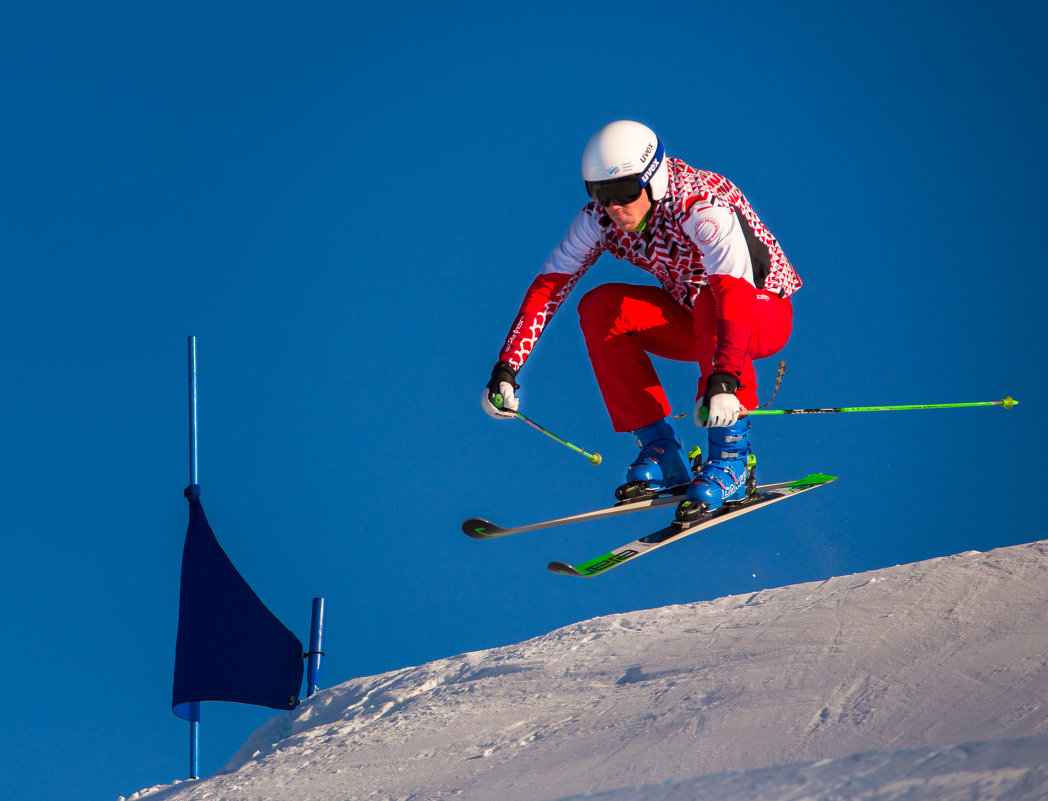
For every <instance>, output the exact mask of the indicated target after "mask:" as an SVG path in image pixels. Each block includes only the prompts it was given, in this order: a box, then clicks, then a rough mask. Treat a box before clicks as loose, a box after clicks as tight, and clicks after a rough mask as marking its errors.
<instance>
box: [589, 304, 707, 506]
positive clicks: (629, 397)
mask: <svg viewBox="0 0 1048 801" xmlns="http://www.w3.org/2000/svg"><path fill="white" fill-rule="evenodd" d="M579 320H580V324H581V326H582V331H583V334H584V336H585V338H586V347H587V350H588V352H589V356H590V361H591V362H592V364H593V372H594V375H595V376H596V378H597V384H598V385H599V386H600V390H601V394H602V395H603V397H604V403H605V405H606V406H607V408H608V414H609V415H610V417H611V421H612V426H613V427H614V428H615V430H616V431H632V432H634V433H635V434H636V435H637V439H638V444H639V445H640V448H641V451H640V454H639V455H638V457H637V458H636V459H635V460H634V462H633V463H632V464H631V465H630V466H629V467H628V468H627V470H626V483H625V484H624V485H623V486H621V487H619V489H618V490H616V495H617V496H618V497H619V499H620V500H627V499H631V498H637V497H643V496H645V495H650V494H651V493H652V492H658V491H661V490H665V489H669V488H671V487H675V486H680V485H682V484H686V483H688V481H689V479H690V478H691V475H690V472H689V470H688V467H687V465H686V463H685V460H684V457H683V454H682V452H681V441H680V438H679V437H678V436H677V433H676V431H674V430H673V427H672V425H671V424H670V423H669V421H668V420H667V419H666V417H667V415H668V414H669V413H670V405H669V401H668V400H667V399H666V393H665V391H664V390H663V388H662V385H661V383H660V382H659V379H658V376H657V375H656V373H655V368H654V367H653V366H652V363H651V359H650V358H649V357H648V353H654V354H656V355H659V356H664V357H666V358H671V359H680V360H682V361H693V360H694V358H695V354H694V350H693V348H692V343H691V321H690V318H689V314H688V311H687V310H686V309H683V308H682V307H681V306H680V305H679V304H677V303H676V302H675V301H674V300H673V298H672V297H671V296H670V295H669V294H668V293H667V292H665V291H664V290H662V289H659V288H657V287H643V286H632V285H630V284H605V285H603V286H600V287H597V288H596V289H594V290H592V291H591V292H589V293H587V294H586V295H585V296H584V297H583V298H582V300H581V301H580V303H579Z"/></svg>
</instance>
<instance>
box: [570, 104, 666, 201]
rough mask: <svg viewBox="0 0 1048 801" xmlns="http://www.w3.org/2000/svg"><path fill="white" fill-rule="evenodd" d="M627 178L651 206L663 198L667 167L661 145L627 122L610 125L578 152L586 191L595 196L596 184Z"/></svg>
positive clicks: (647, 130)
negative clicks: (629, 178) (634, 181)
mask: <svg viewBox="0 0 1048 801" xmlns="http://www.w3.org/2000/svg"><path fill="white" fill-rule="evenodd" d="M631 176H635V178H636V181H637V183H638V184H639V186H640V188H641V189H642V190H643V189H645V188H646V189H647V191H648V197H649V198H650V199H651V201H652V202H653V203H657V202H658V201H660V200H662V199H663V198H664V197H665V196H666V190H667V188H668V187H669V168H668V167H667V166H666V153H665V151H664V149H663V147H662V142H660V141H659V137H657V136H656V135H655V132H654V131H653V130H651V128H649V127H648V126H647V125H642V124H641V123H639V122H632V121H631V120H619V121H618V122H610V123H608V124H607V125H605V126H604V127H603V128H601V129H600V130H599V131H597V132H596V133H595V134H593V136H592V137H591V138H590V140H589V142H588V143H587V144H586V149H585V150H584V151H583V153H582V179H583V180H584V181H585V182H586V191H587V192H589V193H590V195H591V196H593V197H596V195H594V192H595V186H596V185H599V184H607V183H608V182H611V181H615V182H618V181H619V180H620V179H622V178H628V177H631ZM623 183H628V182H623ZM639 196H640V195H639V193H638V194H637V197H639ZM598 202H599V201H598Z"/></svg>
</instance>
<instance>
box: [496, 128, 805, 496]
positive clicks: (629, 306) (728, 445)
mask: <svg viewBox="0 0 1048 801" xmlns="http://www.w3.org/2000/svg"><path fill="white" fill-rule="evenodd" d="M582 177H583V180H584V181H585V184H586V191H587V193H588V194H589V196H590V197H591V200H590V202H589V203H587V204H586V206H585V207H583V209H582V211H580V212H579V214H578V215H577V216H576V217H575V220H574V221H573V222H572V224H571V227H570V228H569V229H568V232H567V235H566V236H565V237H564V240H563V241H562V242H561V243H560V245H559V246H558V247H557V248H556V249H555V250H554V251H553V253H552V255H551V256H550V257H549V259H548V260H547V261H546V263H545V264H544V265H543V267H542V269H541V271H540V272H539V274H538V276H537V277H536V278H535V280H534V281H533V282H532V283H531V286H530V287H529V288H528V290H527V292H526V294H525V296H524V300H523V302H522V304H521V306H520V311H519V312H518V313H517V317H516V320H515V322H514V324H513V325H512V326H511V327H510V331H509V334H508V336H507V337H506V341H505V344H504V345H503V346H502V350H501V351H500V353H499V357H498V360H497V362H496V364H495V367H494V368H493V370H492V372H491V380H490V381H489V382H488V384H487V386H486V387H485V389H484V394H483V398H482V405H483V407H484V410H485V411H486V412H487V413H488V414H490V415H492V416H493V417H496V418H503V419H507V418H513V417H515V416H516V414H515V413H516V410H517V408H518V403H519V401H518V398H517V397H516V390H518V389H519V388H520V385H519V384H518V383H517V375H518V373H519V372H520V369H521V368H522V367H523V366H524V363H525V362H526V361H527V359H528V356H529V354H530V353H531V350H532V348H534V346H535V343H536V342H537V341H538V339H539V336H540V335H541V334H542V332H543V330H545V328H546V326H547V325H548V324H549V322H550V320H551V319H552V317H553V315H554V313H555V312H556V311H557V309H558V308H559V307H560V306H561V304H562V303H564V301H565V299H566V298H567V297H568V295H569V293H570V292H571V290H572V289H573V288H574V287H575V285H576V284H577V283H578V281H579V279H580V278H582V276H583V274H584V273H585V272H586V270H588V269H589V267H590V266H591V265H593V263H594V262H596V261H597V258H598V257H599V256H600V255H601V253H603V252H605V251H607V252H609V253H610V254H611V255H613V256H614V257H616V258H618V259H625V260H626V261H628V262H630V263H632V264H634V265H636V266H637V267H640V268H641V269H642V270H645V271H647V272H649V273H651V274H652V275H653V276H655V278H656V279H657V280H658V282H659V284H660V285H661V286H659V287H656V286H650V285H648V286H635V285H631V284H620V283H613V284H604V285H602V286H598V287H597V288H596V289H593V290H592V291H590V292H588V293H587V294H586V295H585V296H583V298H582V299H581V300H580V302H579V305H578V311H579V320H580V325H581V327H582V332H583V335H584V337H585V340H586V348H587V351H588V353H589V357H590V361H591V363H592V365H593V372H594V374H595V376H596V379H597V383H598V385H599V387H600V391H601V394H602V396H603V398H604V403H605V405H606V406H607V409H608V414H609V415H610V417H611V422H612V426H613V427H614V429H615V430H616V431H619V432H627V431H632V432H633V433H634V434H635V435H636V437H637V440H638V444H639V446H640V454H639V455H638V456H637V458H636V459H635V460H634V461H633V462H632V464H630V465H629V467H628V468H627V470H626V483H625V484H623V485H622V486H620V487H619V488H618V489H617V490H616V495H617V497H619V498H620V499H621V500H632V499H636V498H641V497H646V496H650V495H652V494H655V493H659V492H663V491H668V490H671V489H673V488H677V489H676V491H678V492H679V491H680V488H681V486H682V485H684V484H688V487H687V490H686V495H687V500H688V501H689V502H690V504H682V507H683V506H690V508H691V509H692V510H693V512H692V513H693V514H694V513H702V512H706V511H712V510H714V509H717V508H719V507H720V506H721V505H722V504H723V503H725V502H731V501H739V500H742V499H744V498H745V497H746V495H747V493H748V492H752V491H753V488H754V487H755V485H756V481H755V479H754V477H753V474H754V469H755V465H756V458H755V457H754V455H753V451H752V448H751V446H750V436H749V435H750V425H749V421H748V419H747V418H746V417H745V416H742V413H743V411H744V410H747V409H753V408H755V407H756V406H757V405H758V401H757V381H756V375H755V374H754V369H753V361H752V360H753V359H761V358H765V357H767V356H771V355H772V354H774V353H776V352H777V351H779V350H780V349H781V348H782V347H783V346H784V345H785V344H786V341H787V339H788V338H789V336H790V332H791V330H792V324H793V307H792V304H791V300H790V296H791V295H792V294H793V293H794V292H795V291H796V290H797V289H798V288H799V287H800V286H801V280H800V278H799V277H798V275H797V273H796V271H795V270H794V269H793V266H792V265H791V264H790V262H789V260H788V259H787V258H786V256H785V255H784V254H783V252H782V248H780V247H779V243H778V242H777V241H776V240H775V238H774V237H773V236H772V234H771V232H770V231H769V230H768V229H767V228H766V227H765V226H764V224H763V223H762V222H761V221H760V219H758V217H757V215H756V214H755V213H754V211H753V209H752V208H751V206H750V204H749V203H748V202H747V200H746V198H745V197H744V196H743V194H742V192H740V191H739V189H738V188H737V187H736V186H735V185H734V184H733V183H732V182H731V181H729V180H728V179H727V178H725V177H724V176H722V175H718V174H716V173H713V172H709V171H707V170H700V169H696V168H694V167H691V166H690V165H688V164H686V163H684V162H683V161H681V160H679V159H675V158H668V157H667V156H666V154H665V151H664V148H663V144H662V142H661V141H660V140H659V138H658V137H657V136H656V135H655V133H654V132H653V131H652V130H651V129H650V128H648V127H647V126H645V125H642V124H641V123H638V122H632V121H628V120H622V121H618V122H612V123H610V124H608V125H606V126H604V127H603V128H601V129H600V130H599V131H597V133H596V134H594V135H593V137H592V138H591V139H590V141H589V143H588V144H587V145H586V148H585V151H584V152H583V155H582ZM649 353H652V354H655V355H657V356H661V357H663V358H668V359H674V360H678V361H689V362H696V363H697V364H698V366H699V372H700V376H699V383H698V392H697V395H696V405H695V422H696V424H698V425H700V426H705V427H707V428H708V429H709V448H708V450H707V459H706V461H705V462H704V463H703V464H702V465H701V467H700V468H699V469H698V470H697V472H696V473H695V475H694V478H693V477H692V473H691V471H689V469H688V467H687V465H686V461H685V458H684V454H683V452H682V445H681V440H680V437H679V436H678V435H677V432H676V431H675V430H674V428H673V426H672V425H671V423H670V421H669V419H667V418H668V416H669V414H670V410H671V407H670V404H669V402H668V400H667V398H666V393H665V391H664V390H663V388H662V386H661V384H660V383H659V379H658V376H657V375H656V374H655V370H654V368H653V366H652V363H651V359H650V358H649V356H648V354H649ZM496 394H498V395H501V397H502V402H501V404H500V405H499V406H496V404H495V396H496ZM689 482H690V483H689Z"/></svg>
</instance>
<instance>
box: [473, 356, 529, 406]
mask: <svg viewBox="0 0 1048 801" xmlns="http://www.w3.org/2000/svg"><path fill="white" fill-rule="evenodd" d="M518 389H520V384H518V383H517V371H516V370H514V369H513V365H512V364H510V363H509V362H499V363H498V364H496V365H495V366H494V367H493V368H492V370H491V380H490V381H488V384H487V386H486V387H484V394H483V395H482V396H481V400H480V405H481V406H482V407H483V409H484V411H485V412H487V413H488V414H490V415H491V416H492V417H497V418H499V419H500V420H506V419H511V418H513V417H516V416H517V407H518V406H519V405H520V401H519V400H517V396H516V394H514V393H515V392H516V390H518ZM496 395H501V396H502V404H501V406H496V405H495V396H496Z"/></svg>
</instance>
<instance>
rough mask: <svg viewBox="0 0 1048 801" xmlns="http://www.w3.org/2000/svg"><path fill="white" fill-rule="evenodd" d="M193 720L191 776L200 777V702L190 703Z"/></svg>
mask: <svg viewBox="0 0 1048 801" xmlns="http://www.w3.org/2000/svg"><path fill="white" fill-rule="evenodd" d="M189 709H190V715H191V716H192V718H193V719H192V720H191V721H189V778H190V779H199V778H200V702H199V701H192V702H190V704H189Z"/></svg>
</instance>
